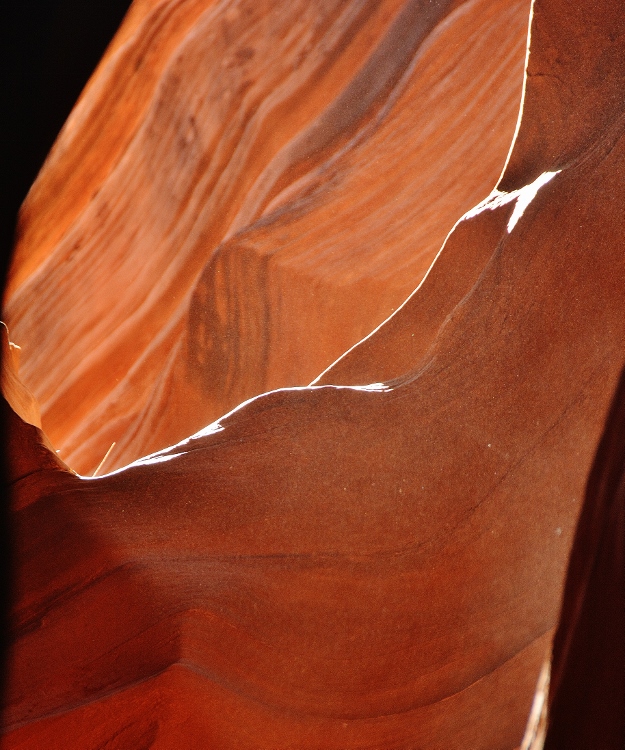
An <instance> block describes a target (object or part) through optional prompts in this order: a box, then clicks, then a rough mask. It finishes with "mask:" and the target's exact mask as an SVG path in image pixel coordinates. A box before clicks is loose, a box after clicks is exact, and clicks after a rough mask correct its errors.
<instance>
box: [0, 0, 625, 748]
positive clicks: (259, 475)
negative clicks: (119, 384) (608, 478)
mask: <svg viewBox="0 0 625 750" xmlns="http://www.w3.org/2000/svg"><path fill="white" fill-rule="evenodd" d="M592 6H593V7H592V8H591V7H590V4H589V3H586V2H583V1H582V0H578V2H575V3H573V4H571V3H569V2H567V3H566V4H565V3H564V0H536V2H535V14H534V21H533V30H532V53H531V55H530V72H531V71H532V70H533V68H532V66H533V65H534V64H535V62H536V61H538V62H540V66H541V76H542V77H549V75H551V74H553V75H557V76H558V77H559V78H562V76H565V75H566V74H567V73H566V66H564V68H563V67H562V61H563V60H565V59H566V57H567V55H568V50H569V44H570V39H569V33H570V30H571V29H570V25H569V19H571V18H572V19H577V22H578V25H577V26H576V27H575V29H574V30H575V32H576V34H578V35H579V36H580V37H581V38H582V40H585V41H581V42H579V43H577V42H576V44H578V46H579V48H580V49H581V50H582V52H583V54H584V59H583V61H582V63H581V64H580V65H579V67H578V68H575V69H574V70H572V71H571V72H570V75H571V80H572V81H573V83H574V88H575V90H576V91H577V95H576V96H575V97H569V88H568V87H567V85H566V80H567V79H566V78H563V79H562V80H563V81H564V83H563V84H562V86H561V87H551V88H549V89H548V92H547V94H548V95H545V88H544V87H543V86H542V85H540V84H539V83H537V81H538V78H539V77H537V76H534V77H533V78H532V77H530V79H529V84H528V87H527V90H526V101H525V105H526V106H525V109H524V114H523V120H522V122H521V127H520V130H519V138H518V140H517V141H516V143H515V146H514V150H513V152H512V156H511V159H510V162H509V165H508V170H509V171H508V170H507V171H506V172H505V174H504V176H503V178H502V181H501V182H500V188H501V190H500V192H498V193H496V194H494V195H493V196H492V197H491V199H490V200H488V201H486V202H484V203H483V204H481V205H480V206H479V208H478V209H476V210H474V211H472V212H471V215H470V216H467V217H466V218H465V219H464V220H463V221H461V222H460V223H459V224H458V225H457V226H456V228H455V229H454V231H453V233H452V234H451V236H450V237H449V239H448V241H447V243H446V244H445V247H444V248H443V250H442V251H441V254H440V256H439V257H438V260H437V261H436V263H435V265H434V266H433V267H432V269H431V271H430V273H429V274H428V276H427V277H426V279H425V281H424V282H423V284H422V285H421V286H420V288H419V289H418V290H417V292H416V293H415V294H414V295H413V296H412V297H411V298H410V300H409V301H408V302H407V303H406V304H405V305H404V306H403V307H402V308H401V309H400V310H399V311H398V312H397V313H396V314H395V316H394V317H393V318H391V319H390V320H389V321H388V322H387V323H385V324H384V325H383V326H381V327H380V328H379V329H378V330H377V331H376V332H375V333H374V334H373V335H372V336H371V337H370V338H369V339H367V341H365V342H364V343H363V344H361V345H359V346H358V347H356V348H354V349H353V350H352V351H351V352H350V353H348V354H347V355H346V356H345V357H344V358H343V359H341V360H340V361H339V362H338V363H337V364H336V365H335V366H334V367H332V368H330V369H329V370H327V371H326V373H325V374H324V376H323V378H322V379H321V380H320V381H319V382H322V383H325V385H321V386H319V387H314V388H301V389H291V390H280V391H276V392H274V393H271V394H267V395H265V396H262V397H260V398H257V399H255V400H253V401H251V402H250V403H248V404H246V405H244V406H243V407H241V408H240V409H237V410H235V411H233V412H232V413H230V414H229V415H227V416H226V417H223V418H222V419H221V420H220V421H219V423H215V424H213V425H212V426H211V427H209V428H207V429H205V430H204V431H203V432H201V433H198V434H196V435H194V436H193V437H191V438H189V439H187V440H184V441H183V442H181V443H180V444H178V445H176V446H174V447H173V448H171V449H168V450H166V451H162V452H160V453H158V454H155V455H153V456H151V457H148V458H146V459H143V460H139V461H137V462H136V463H134V464H133V465H131V466H129V467H128V468H126V469H124V470H122V471H119V472H117V473H112V474H108V475H106V476H103V477H101V478H97V479H91V480H88V479H84V478H80V477H78V476H75V475H72V474H71V473H70V472H69V471H67V470H64V469H63V467H62V466H61V465H60V464H57V465H55V466H47V467H43V466H42V467H41V469H40V470H39V471H35V472H33V473H29V474H28V476H23V477H22V478H21V479H19V478H18V481H16V483H15V492H14V498H13V502H14V504H15V507H16V514H15V518H16V532H17V533H16V540H17V550H18V571H19V579H18V584H17V591H18V599H17V603H16V607H15V611H14V627H15V646H14V652H13V662H12V664H13V668H12V678H11V684H10V701H9V705H8V708H7V711H6V713H5V717H4V721H5V726H6V727H7V728H8V734H7V736H6V737H5V742H6V746H7V748H28V747H37V746H41V747H46V748H57V747H58V748H61V747H62V748H66V747H68V746H70V747H81V748H83V747H84V748H94V749H95V748H98V747H106V746H108V747H120V748H121V747H136V748H159V749H161V750H164V749H166V748H187V747H188V748H194V747H198V746H200V747H207V746H208V747H216V748H225V749H226V748H237V749H239V748H240V749H243V748H245V749H248V750H252V748H259V747H261V748H269V747H271V748H276V749H278V748H279V749H280V750H286V749H287V748H298V749H299V748H301V749H302V750H304V749H306V748H308V749H309V750H319V748H326V749H328V750H339V748H342V749H345V748H350V749H353V750H355V749H356V748H359V749H362V750H364V748H376V750H397V749H398V748H406V750H408V749H409V748H410V749H411V750H412V748H416V747H423V748H428V749H430V748H431V749H432V750H439V749H440V750H443V749H444V750H456V749H457V750H466V749H467V748H471V749H472V750H473V749H474V748H475V749H477V750H482V749H483V750H495V748H508V749H509V750H511V749H512V748H516V747H518V745H519V742H520V740H521V737H522V734H523V729H524V725H525V720H526V717H527V714H528V711H529V707H530V703H531V699H532V692H533V689H534V685H535V682H536V678H537V675H538V672H539V669H540V666H541V664H542V662H543V660H544V657H545V654H546V652H547V650H548V648H549V644H550V640H551V634H552V632H553V628H554V625H555V624H556V619H557V615H558V610H559V604H560V596H561V592H562V582H563V577H564V570H565V567H566V562H567V557H568V552H569V549H570V545H571V540H572V536H573V529H574V527H575V523H576V520H577V516H578V513H579V509H580V506H581V499H582V497H583V495H584V487H585V485H586V478H587V476H588V472H589V469H590V466H591V463H592V460H593V456H594V454H595V449H596V446H597V443H598V440H599V437H600V435H601V432H602V429H603V423H604V421H605V416H606V413H607V410H608V406H609V402H610V399H611V395H612V392H613V390H614V388H615V385H616V383H617V378H618V374H619V372H620V371H621V370H622V368H623V364H624V362H625V316H624V315H623V311H624V309H625V286H624V285H623V284H622V278H623V275H624V272H625V257H624V256H623V253H622V247H623V243H624V242H625V224H624V222H623V217H622V204H623V197H625V196H623V181H622V175H623V173H624V171H625V142H624V141H623V139H622V137H621V136H622V133H623V128H625V124H623V123H622V122H621V120H620V119H618V118H617V119H613V118H612V114H611V113H612V111H613V93H614V91H615V90H616V89H617V88H618V86H617V85H616V84H615V83H614V81H606V82H605V83H604V84H603V85H602V86H599V87H595V79H594V78H593V77H592V75H591V72H592V71H594V70H597V66H598V65H599V63H598V59H600V60H603V57H604V55H605V54H607V53H606V52H605V50H606V49H609V50H610V54H612V47H611V45H616V46H617V47H618V49H619V50H620V53H619V54H621V55H622V53H623V45H625V36H621V35H620V34H619V33H618V31H619V29H620V26H619V24H621V25H622V24H623V23H625V20H622V14H620V5H619V3H617V2H616V0H600V1H599V2H594V3H593V4H592ZM508 7H509V6H508ZM567 8H572V10H571V12H570V13H565V10H566V9H567ZM461 10H462V6H460V7H459V8H458V9H456V11H455V12H459V11H461ZM448 18H449V19H450V20H451V19H452V15H449V16H448ZM545 40H548V45H547V42H546V41H545ZM607 40H609V44H608V41H607ZM560 52H561V53H562V54H561V55H560ZM614 54H617V53H614ZM532 55H535V56H534V57H532ZM596 58H597V59H596ZM615 59H616V58H615ZM550 66H553V67H550ZM604 74H605V75H608V76H609V75H613V76H614V77H616V78H619V77H620V76H622V75H624V74H625V69H623V68H622V67H618V66H614V68H613V69H608V70H607V71H606V70H604ZM619 81H620V79H619ZM619 81H617V84H618V85H620V82H619ZM584 86H586V87H587V88H588V89H592V93H591V94H589V96H591V97H592V100H593V105H592V108H591V109H588V108H587V101H586V100H585V98H584V96H583V93H584V91H585V88H584ZM545 97H546V98H545ZM577 105H579V111H578V110H577V109H576V106H577ZM546 106H548V107H551V108H552V109H553V111H556V112H563V113H565V114H562V116H561V117H560V118H559V119H557V118H556V121H555V123H552V125H553V130H551V129H549V127H548V124H546V123H547V120H545V119H542V120H541V119H540V118H538V119H537V120H533V119H532V118H534V117H535V116H536V115H535V113H536V112H538V113H543V109H542V108H543V107H546ZM578 117H579V118H580V121H581V122H583V123H584V127H583V128H582V127H580V129H579V130H576V128H575V127H573V126H571V127H570V128H567V127H564V125H563V123H564V124H566V123H573V122H575V121H576V119H577V118H578ZM584 118H589V122H586V120H584ZM593 123H594V125H593ZM380 127H381V126H380ZM584 128H585V129H584ZM535 129H536V130H535ZM541 130H545V140H544V142H545V144H548V147H547V146H545V147H544V148H543V147H542V146H540V144H539V141H540V138H539V135H538V134H539V133H540V132H541ZM376 132H378V131H377V130H376V131H375V132H373V133H372V134H371V135H370V136H369V137H370V138H371V139H373V138H375V135H376ZM532 134H533V135H532ZM558 144H559V145H558ZM365 145H366V144H365ZM363 147H364V146H363ZM556 170H561V171H559V173H558V174H555V175H552V178H551V179H550V180H549V181H544V184H543V185H542V186H541V187H540V188H538V189H537V190H536V191H529V192H528V190H527V183H528V182H531V181H533V180H534V179H535V178H536V177H537V176H539V175H540V174H541V173H543V172H554V171H556ZM526 181H527V182H526ZM504 188H505V190H507V191H510V190H519V191H520V190H521V189H522V188H523V189H524V190H523V191H522V192H518V193H512V194H511V193H507V192H504ZM327 189H328V190H332V189H334V186H332V185H330V186H329V187H328V188H327ZM389 190H390V188H389ZM524 198H527V199H528V200H527V201H526V203H527V205H526V207H525V211H524V213H523V215H522V216H520V217H519V216H518V214H515V210H516V208H517V207H518V206H519V205H520V204H521V203H522V202H523V199H524ZM304 215H305V214H304ZM513 219H514V220H515V221H514V223H513V221H512V220H513ZM298 220H299V218H298ZM262 228H263V225H262V224H261V225H260V227H258V226H257V227H256V228H253V229H252V228H251V229H250V230H249V231H254V232H259V233H260V234H259V236H260V237H261V238H262ZM234 239H235V238H234V236H233V237H232V238H231V240H229V241H231V242H232V241H234ZM258 242H259V246H260V247H262V245H261V244H260V240H258ZM304 249H305V248H304V246H302V251H303V250H304ZM251 265H252V267H253V264H251ZM241 288H246V287H245V285H244V284H243V285H242V287H241ZM252 288H253V287H252ZM181 330H182V329H181ZM188 330H189V329H188ZM181 335H182V334H181ZM173 371H174V370H172V372H173ZM372 380H373V381H377V382H385V383H386V385H384V386H382V385H380V386H378V387H377V388H369V389H367V388H357V387H355V386H354V384H355V383H356V384H364V383H370V382H371V381H372ZM332 383H334V385H332ZM336 383H343V384H344V385H342V386H340V387H337V386H336ZM12 418H13V430H14V433H15V435H16V438H15V439H16V440H20V441H21V445H22V446H23V449H22V455H23V457H24V458H25V459H26V460H28V461H30V462H31V463H32V464H33V465H34V466H36V465H37V464H38V462H40V460H41V459H40V458H38V456H37V451H38V450H40V448H39V447H38V446H39V445H40V443H39V442H38V439H39V438H38V435H40V433H39V432H37V428H36V427H34V426H32V425H27V424H25V423H24V422H23V421H21V420H20V419H19V418H18V417H17V416H15V415H13V417H12ZM618 528H622V524H621V525H620V526H619V527H618ZM33 665H37V669H33ZM554 747H555V746H554Z"/></svg>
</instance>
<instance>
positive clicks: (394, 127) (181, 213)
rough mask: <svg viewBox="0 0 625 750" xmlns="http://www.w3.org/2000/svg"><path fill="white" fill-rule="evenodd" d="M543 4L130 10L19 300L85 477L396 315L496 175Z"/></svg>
mask: <svg viewBox="0 0 625 750" xmlns="http://www.w3.org/2000/svg"><path fill="white" fill-rule="evenodd" d="M528 8H529V5H528V0H515V1H514V2H510V1H509V0H505V1H504V0H471V2H454V3H452V2H442V1H439V2H438V3H434V4H432V3H429V2H423V1H422V0H411V2H407V0H404V1H403V2H402V1H400V0H385V2H382V3H380V2H371V1H370V2H365V3H362V2H349V3H345V2H335V1H330V0H328V1H327V2H322V3H321V2H319V3H312V4H311V3H309V2H303V1H302V2H291V3H285V2H284V1H283V0H280V1H278V0H274V1H273V2H269V3H264V4H260V5H259V4H258V3H253V2H240V3H231V4H229V5H228V6H227V7H226V5H223V4H222V5H216V4H214V3H212V2H208V1H207V0H203V1H202V2H187V3H174V2H158V3H152V4H149V5H146V4H140V3H139V4H137V3H135V5H134V6H133V9H132V11H131V13H130V15H129V17H128V19H127V20H126V23H125V24H124V26H123V27H122V29H121V30H120V34H119V35H118V38H117V39H116V40H115V42H114V43H113V46H112V48H111V50H109V52H108V54H107V56H106V58H105V59H104V61H103V62H102V64H101V66H100V67H99V69H98V71H97V72H96V74H95V76H94V77H93V79H92V81H91V82H90V84H89V86H88V87H87V89H86V91H85V93H84V95H83V97H82V98H81V100H80V102H79V104H78V106H77V107H76V109H75V111H74V112H73V113H72V115H71V117H70V119H69V121H68V123H67V125H66V127H65V129H64V131H63V133H62V134H61V136H60V138H59V140H58V142H57V144H56V146H55V148H54V150H53V151H52V153H51V154H50V157H49V159H48V161H47V163H46V165H45V166H44V168H43V170H42V172H41V174H40V175H39V178H38V180H37V182H36V183H35V185H34V186H33V188H32V190H31V192H30V194H29V196H28V199H27V201H26V203H25V205H24V207H23V209H22V215H21V223H20V237H19V242H18V244H17V247H16V253H15V259H14V263H13V268H12V274H11V280H10V283H9V289H8V292H7V297H6V305H5V314H6V320H7V323H8V324H9V328H10V330H11V334H12V336H13V338H14V340H15V341H16V342H17V343H19V344H20V346H21V347H22V350H23V356H22V376H23V378H24V380H25V382H26V383H27V384H28V386H29V387H30V388H31V390H32V391H33V393H35V395H36V397H37V399H38V400H39V402H40V404H41V411H42V418H43V424H44V426H45V429H46V431H47V433H48V434H49V435H50V438H51V439H52V441H53V443H54V445H55V446H56V447H57V448H59V449H60V451H61V455H62V456H63V458H64V459H65V460H66V461H67V462H68V463H69V464H70V465H71V466H73V467H74V468H76V469H77V470H79V471H81V472H84V473H88V474H90V473H92V472H93V470H94V469H95V468H96V466H97V465H98V464H99V463H100V461H101V459H102V457H103V456H104V455H105V454H106V452H107V450H108V449H109V447H110V445H111V444H112V443H113V442H115V447H114V449H113V451H112V452H111V454H110V457H109V458H108V459H107V468H108V469H111V468H117V467H120V466H123V465H124V464H127V463H129V462H130V461H132V460H135V459H137V458H139V457H140V456H142V455H145V454H146V453H149V452H150V451H153V450H157V449H161V448H164V447H166V446H168V445H171V444H172V443H174V442H176V441H178V440H180V439H182V438H184V437H186V436H187V435H189V434H191V433H192V432H194V431H195V430H197V429H200V428H201V427H203V426H204V425H205V424H207V423H209V422H210V421H212V420H213V419H216V418H218V417H219V416H221V415H222V414H224V413H225V412H226V411H228V410H229V409H231V408H233V407H235V406H236V405H237V404H238V403H240V402H241V401H243V400H244V399H246V398H249V397H251V396H255V395H257V394H258V393H261V392H263V391H265V390H269V389H273V388H277V387H283V386H292V385H306V384H308V383H309V382H310V381H311V380H312V379H313V378H314V377H316V376H317V375H318V374H319V373H320V372H321V371H322V370H323V369H325V368H326V367H327V366H328V365H330V364H331V363H332V362H333V360H335V359H336V358H337V357H339V356H340V355H341V354H342V353H343V352H344V351H345V350H346V349H348V348H349V347H350V346H352V345H353V344H355V343H356V342H357V341H358V340H359V339H361V338H362V337H363V336H364V335H366V334H368V333H369V332H370V331H371V330H373V328H375V327H376V326H377V325H378V324H380V323H381V322H382V321H383V320H384V319H385V318H386V317H387V316H388V315H390V314H391V313H392V312H393V310H395V309H397V307H399V305H400V304H401V303H402V302H403V301H404V299H405V297H406V296H407V295H408V294H409V293H410V292H411V291H413V289H415V288H416V286H417V285H418V283H419V281H420V280H421V278H422V277H423V275H424V273H425V272H426V270H427V268H428V267H429V265H430V263H431V261H432V260H433V258H434V255H435V253H436V252H437V251H438V250H439V248H440V246H441V244H442V242H443V240H444V239H445V236H446V234H447V233H448V232H449V230H450V229H451V227H452V226H453V224H454V222H455V221H456V220H457V219H458V218H459V217H460V216H461V215H462V214H463V213H464V212H465V211H466V210H467V209H469V208H470V207H471V206H473V205H475V203H476V202H478V201H479V200H481V199H482V198H484V196H485V195H487V194H488V192H489V191H490V190H491V189H492V187H493V186H494V185H495V183H496V181H497V178H498V177H499V174H500V173H501V169H502V167H503V164H504V161H505V157H506V154H507V151H508V148H509V144H510V141H511V139H512V135H513V132H514V127H515V123H516V119H517V114H518V107H519V100H520V94H521V84H522V69H523V60H524V48H525V40H526V29H527V16H528ZM33 299H36V300H37V304H36V305H34V304H33V302H32V300H33Z"/></svg>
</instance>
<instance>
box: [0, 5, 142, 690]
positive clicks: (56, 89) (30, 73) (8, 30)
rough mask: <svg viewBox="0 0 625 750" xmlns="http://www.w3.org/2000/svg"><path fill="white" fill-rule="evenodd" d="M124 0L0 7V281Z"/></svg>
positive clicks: (1, 588) (6, 544)
mask: <svg viewBox="0 0 625 750" xmlns="http://www.w3.org/2000/svg"><path fill="white" fill-rule="evenodd" d="M129 6H130V0H7V2H5V3H3V7H2V9H1V10H0V80H1V91H2V123H1V126H0V127H1V131H0V133H1V136H0V152H1V155H2V156H1V161H0V222H1V226H0V246H1V258H0V283H1V284H2V289H4V284H5V279H6V272H7V266H8V263H9V259H10V254H11V247H12V245H13V238H14V232H15V223H16V217H17V212H18V210H19V207H20V205H21V203H22V201H23V200H24V198H25V196H26V193H27V192H28V190H29V188H30V185H31V184H32V182H33V180H34V179H35V177H36V176H37V173H38V171H39V169H40V168H41V165H42V164H43V162H44V160H45V158H46V155H47V153H48V151H49V150H50V148H51V146H52V144H53V143H54V140H55V138H56V136H57V134H58V132H59V130H60V129H61V127H62V126H63V123H64V122H65V120H66V119H67V116H68V115H69V113H70V111H71V109H72V107H73V105H74V103H75V101H76V99H77V98H78V96H79V95H80V92H81V91H82V89H83V87H84V85H85V84H86V82H87V80H88V79H89V76H90V75H91V73H92V72H93V70H94V68H95V67H96V65H97V63H98V61H99V59H100V58H101V56H102V54H103V52H104V50H105V49H106V47H107V45H108V43H109V42H110V40H111V39H112V37H113V35H114V34H115V31H116V30H117V28H118V27H119V25H120V23H121V21H122V19H123V17H124V15H125V13H126V11H127V10H128V7H129ZM0 429H2V466H1V467H0V468H1V470H2V475H1V481H2V484H1V486H0V490H1V491H2V497H1V498H0V565H1V571H2V576H1V580H0V629H1V633H2V636H1V642H0V656H1V659H0V670H1V672H2V673H1V674H0V690H1V689H2V686H3V685H4V671H5V670H4V667H5V665H6V645H7V637H8V636H7V609H8V604H9V601H10V580H11V576H10V572H11V569H10V559H11V554H10V550H11V534H10V526H9V523H8V486H7V480H6V477H7V474H6V464H5V446H6V439H7V438H6V431H5V425H4V424H1V425H0Z"/></svg>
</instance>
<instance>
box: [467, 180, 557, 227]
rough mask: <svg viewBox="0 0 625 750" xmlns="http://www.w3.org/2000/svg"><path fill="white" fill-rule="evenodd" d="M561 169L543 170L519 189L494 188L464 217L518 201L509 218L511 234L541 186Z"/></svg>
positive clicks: (468, 217)
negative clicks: (504, 189)
mask: <svg viewBox="0 0 625 750" xmlns="http://www.w3.org/2000/svg"><path fill="white" fill-rule="evenodd" d="M561 171H562V170H561V169H558V170H557V171H556V172H543V173H542V174H541V175H539V176H538V177H537V178H536V179H535V180H534V182H532V183H530V184H529V185H525V186H524V187H522V188H519V189H518V190H513V191H512V192H511V193H504V192H502V191H501V190H493V192H492V193H491V194H490V195H489V196H488V198H486V199H485V200H483V201H482V202H481V203H478V204H477V206H476V207H475V208H473V209H471V210H470V211H469V212H468V213H466V214H465V215H464V217H463V218H465V219H470V218H471V217H473V216H477V215H478V214H481V213H482V211H486V210H490V211H493V210H494V209H496V208H500V207H501V206H505V205H507V204H508V203H512V201H516V205H515V207H514V210H513V211H512V215H511V216H510V218H509V219H508V234H510V232H512V230H513V229H514V227H515V226H516V225H517V222H518V221H519V219H520V218H521V216H523V214H524V213H525V209H526V208H527V207H528V206H529V205H530V203H531V202H532V201H533V200H534V198H535V197H536V194H537V193H538V191H539V190H540V188H541V187H543V185H546V184H547V183H548V182H551V180H553V178H554V177H555V176H556V175H557V174H560V172H561Z"/></svg>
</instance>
